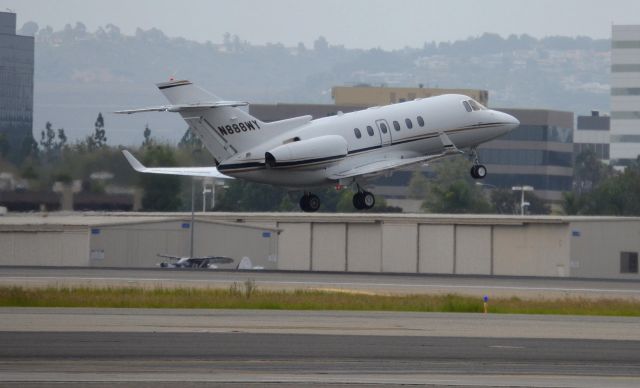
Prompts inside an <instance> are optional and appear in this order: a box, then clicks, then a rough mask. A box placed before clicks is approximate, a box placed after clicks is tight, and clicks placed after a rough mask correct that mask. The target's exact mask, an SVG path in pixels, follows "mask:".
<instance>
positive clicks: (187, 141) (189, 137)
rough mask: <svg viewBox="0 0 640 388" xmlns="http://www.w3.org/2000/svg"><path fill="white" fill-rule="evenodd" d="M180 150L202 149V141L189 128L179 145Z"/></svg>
mask: <svg viewBox="0 0 640 388" xmlns="http://www.w3.org/2000/svg"><path fill="white" fill-rule="evenodd" d="M178 147H180V148H202V141H201V140H200V139H199V138H198V136H196V135H195V134H194V133H193V130H192V129H191V127H189V128H187V130H186V131H185V132H184V135H182V138H181V139H180V142H179V143H178Z"/></svg>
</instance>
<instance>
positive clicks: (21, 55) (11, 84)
mask: <svg viewBox="0 0 640 388" xmlns="http://www.w3.org/2000/svg"><path fill="white" fill-rule="evenodd" d="M33 60H34V40H33V37H30V36H20V35H16V14H15V13H9V12H0V134H1V135H2V136H3V137H4V138H5V139H6V141H8V143H9V147H10V150H12V151H14V152H15V150H19V149H20V146H21V145H22V143H23V141H24V139H25V138H26V137H27V136H32V130H33Z"/></svg>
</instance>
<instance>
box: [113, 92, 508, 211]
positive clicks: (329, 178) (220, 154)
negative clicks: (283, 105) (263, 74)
mask: <svg viewBox="0 0 640 388" xmlns="http://www.w3.org/2000/svg"><path fill="white" fill-rule="evenodd" d="M157 86H158V88H159V89H160V91H161V92H162V93H163V94H164V95H165V97H166V98H167V100H169V103H170V104H169V105H163V106H156V107H149V108H142V109H132V110H122V111H118V112H115V113H127V114H129V113H139V112H152V111H159V112H177V113H180V115H181V116H182V118H183V119H184V120H185V121H186V122H187V124H189V127H190V128H191V130H192V131H193V132H194V133H195V134H196V136H198V138H200V140H202V142H203V144H204V145H205V147H206V148H207V149H208V150H209V152H211V154H212V155H213V157H214V158H215V160H216V167H175V168H165V167H145V166H143V165H142V164H141V163H140V162H139V161H138V160H137V159H136V158H135V157H134V156H133V155H132V154H131V153H130V152H128V151H126V150H124V151H123V153H124V155H125V156H126V158H127V160H128V161H129V163H130V164H131V166H132V167H133V168H134V169H135V170H136V171H139V172H143V173H152V174H171V175H189V176H200V177H211V178H232V177H233V178H242V179H246V180H249V181H253V182H259V183H268V184H272V185H278V186H284V187H287V188H289V189H291V190H302V191H303V192H304V194H303V195H302V198H301V199H300V207H301V208H302V210H304V211H306V212H314V211H316V210H318V209H319V208H320V199H319V198H318V196H316V195H315V194H313V193H311V192H310V191H309V188H313V187H318V186H323V185H336V186H351V185H353V186H354V188H355V189H356V193H355V194H354V196H353V205H354V207H355V208H357V209H370V208H372V207H373V206H374V204H375V197H374V195H373V194H372V193H370V192H368V191H365V190H364V189H363V188H362V187H363V185H364V184H365V183H366V182H367V181H368V180H369V179H371V178H374V177H376V176H379V175H381V174H387V173H390V172H392V171H393V170H395V169H398V168H401V167H405V166H409V165H413V164H418V163H426V162H429V161H433V160H435V159H439V158H442V157H445V156H448V155H453V154H458V153H467V154H468V155H470V156H471V158H472V160H473V166H472V167H471V176H472V177H473V178H475V179H481V178H484V177H485V176H486V175H487V169H486V167H485V166H483V165H482V164H480V162H479V161H478V157H477V153H476V147H477V146H478V145H480V144H482V143H484V142H487V141H489V140H492V139H494V138H496V137H498V136H501V135H503V134H505V133H507V132H509V131H511V130H512V129H514V128H516V127H517V126H518V125H519V124H520V122H519V121H518V120H517V119H515V118H514V117H513V116H510V115H508V114H506V113H503V112H498V111H495V110H490V109H487V108H485V107H484V106H482V105H481V104H480V103H478V102H477V101H475V100H473V99H471V98H469V97H467V96H464V95H457V94H448V95H442V96H436V97H429V98H423V99H417V100H413V101H407V102H403V103H398V104H393V105H387V106H382V107H374V108H369V109H364V110H361V111H357V112H351V113H345V114H343V113H340V112H339V113H338V114H337V115H336V116H331V117H324V118H319V119H316V120H312V117H311V116H301V117H295V118H291V119H287V120H281V121H275V122H270V123H265V122H262V121H260V120H258V119H257V118H255V117H253V116H251V115H249V114H248V113H247V112H246V108H245V109H242V108H241V107H243V106H246V105H248V103H246V102H239V101H225V100H222V99H220V98H218V97H216V96H214V95H213V94H211V93H209V92H207V91H205V90H203V89H201V88H199V87H198V86H196V85H194V84H192V83H191V82H189V81H171V82H165V83H160V84H158V85H157Z"/></svg>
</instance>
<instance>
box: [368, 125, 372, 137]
mask: <svg viewBox="0 0 640 388" xmlns="http://www.w3.org/2000/svg"><path fill="white" fill-rule="evenodd" d="M367 133H368V134H369V136H373V128H371V125H367Z"/></svg>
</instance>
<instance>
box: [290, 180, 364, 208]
mask: <svg viewBox="0 0 640 388" xmlns="http://www.w3.org/2000/svg"><path fill="white" fill-rule="evenodd" d="M375 204H376V197H375V196H374V195H373V194H372V193H370V192H368V191H365V190H362V189H361V188H360V186H359V185H358V192H357V193H355V194H354V195H353V207H355V208H356V209H358V210H369V209H371V208H372V207H374V206H375ZM300 209H302V211H304V212H307V213H312V212H315V211H318V209H320V198H318V196H317V195H315V194H312V193H309V192H305V193H304V195H303V196H302V197H301V198H300Z"/></svg>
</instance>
